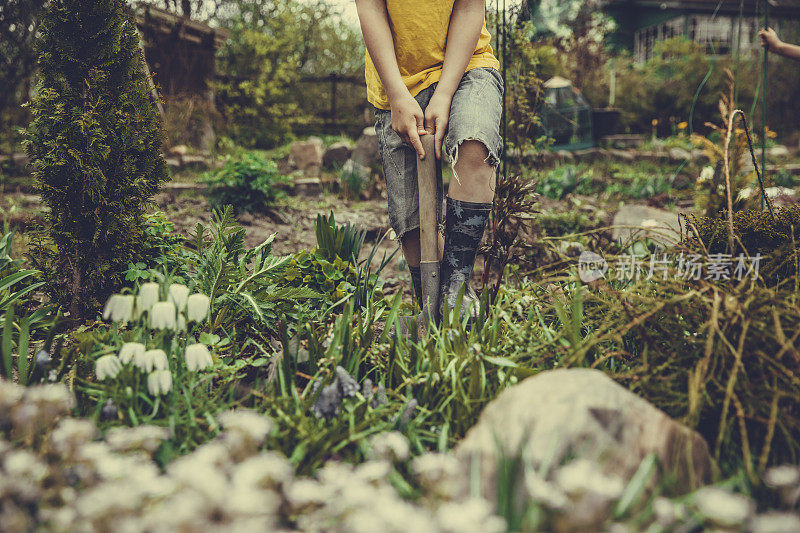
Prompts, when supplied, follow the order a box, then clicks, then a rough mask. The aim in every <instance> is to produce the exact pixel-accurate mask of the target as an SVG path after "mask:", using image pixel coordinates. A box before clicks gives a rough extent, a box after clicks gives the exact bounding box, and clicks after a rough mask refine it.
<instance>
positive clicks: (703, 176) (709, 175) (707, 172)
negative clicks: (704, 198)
mask: <svg viewBox="0 0 800 533" xmlns="http://www.w3.org/2000/svg"><path fill="white" fill-rule="evenodd" d="M712 179H714V167H710V166H706V167H703V170H701V171H700V177H699V178H698V179H697V182H698V183H705V182H707V181H711V180H712Z"/></svg>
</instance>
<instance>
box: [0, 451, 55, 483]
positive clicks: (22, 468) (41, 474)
mask: <svg viewBox="0 0 800 533" xmlns="http://www.w3.org/2000/svg"><path fill="white" fill-rule="evenodd" d="M3 473H4V475H6V476H8V478H9V479H15V480H16V481H21V480H24V481H32V482H35V483H39V482H41V481H42V480H43V479H44V478H45V476H47V466H46V465H45V464H44V463H42V462H41V461H40V460H39V458H38V457H36V456H35V455H34V454H33V453H31V452H29V451H28V450H13V451H11V452H9V453H7V454H6V456H5V458H4V461H3Z"/></svg>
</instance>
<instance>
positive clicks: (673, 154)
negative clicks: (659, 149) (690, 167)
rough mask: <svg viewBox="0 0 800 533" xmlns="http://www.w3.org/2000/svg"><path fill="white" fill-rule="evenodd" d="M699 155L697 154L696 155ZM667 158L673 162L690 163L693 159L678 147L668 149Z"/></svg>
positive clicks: (686, 151)
mask: <svg viewBox="0 0 800 533" xmlns="http://www.w3.org/2000/svg"><path fill="white" fill-rule="evenodd" d="M697 155H699V152H698V154H697ZM669 157H670V159H672V160H673V161H681V162H682V161H691V160H692V159H693V156H692V153H691V152H690V151H689V150H686V149H684V148H681V147H680V146H674V147H672V148H670V149H669Z"/></svg>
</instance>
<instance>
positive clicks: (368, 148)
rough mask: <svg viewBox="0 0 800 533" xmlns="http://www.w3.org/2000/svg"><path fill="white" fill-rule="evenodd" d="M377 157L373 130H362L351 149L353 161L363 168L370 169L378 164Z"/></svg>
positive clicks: (371, 128)
mask: <svg viewBox="0 0 800 533" xmlns="http://www.w3.org/2000/svg"><path fill="white" fill-rule="evenodd" d="M379 157H380V154H379V152H378V135H377V133H375V128H373V127H369V128H364V132H363V133H362V134H361V137H360V138H359V139H358V142H356V146H355V148H354V149H353V155H352V159H353V161H355V162H356V163H358V164H359V165H361V166H363V167H367V168H372V167H374V166H375V165H376V164H377V163H378V158H379Z"/></svg>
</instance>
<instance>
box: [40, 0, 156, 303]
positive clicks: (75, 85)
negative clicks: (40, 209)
mask: <svg viewBox="0 0 800 533" xmlns="http://www.w3.org/2000/svg"><path fill="white" fill-rule="evenodd" d="M40 31H41V34H40V39H39V43H38V53H39V78H38V82H37V90H36V96H35V98H34V99H33V101H32V102H31V104H30V109H31V116H32V121H31V123H30V125H29V127H28V130H27V139H26V144H27V150H28V154H29V156H30V159H31V162H32V168H33V173H34V177H35V179H36V183H37V186H38V189H39V192H40V194H41V196H42V202H43V203H44V204H45V205H46V206H47V207H48V208H49V212H48V213H47V216H46V222H45V226H44V227H43V228H42V229H41V231H40V235H39V239H38V244H37V246H36V247H35V248H34V251H33V253H32V260H33V261H34V263H35V264H36V266H37V267H38V268H40V269H41V270H42V271H43V272H44V273H45V278H46V280H47V282H48V288H49V292H50V295H51V297H52V298H53V299H54V300H55V301H56V302H58V303H59V304H61V305H63V306H64V307H66V308H68V309H69V311H70V314H71V315H72V317H73V318H74V319H82V318H85V317H87V316H89V314H90V313H91V312H93V311H94V310H95V309H97V308H98V307H99V305H100V302H103V301H105V299H106V297H107V296H108V295H109V294H110V293H111V292H113V291H114V290H115V289H116V288H117V287H118V286H119V285H120V284H121V282H122V280H123V276H124V274H123V273H124V271H125V269H126V266H127V265H128V264H129V263H131V262H134V260H135V258H136V257H137V255H138V254H139V253H140V251H141V246H142V244H143V242H144V240H145V239H143V238H142V234H143V215H144V212H145V209H146V207H147V204H148V201H149V199H150V197H151V196H152V195H153V194H154V193H155V192H156V191H157V190H158V187H159V185H160V184H161V183H162V182H164V181H166V180H167V176H168V174H167V170H166V165H165V163H164V160H163V158H162V156H161V154H160V149H161V143H162V136H163V133H162V124H161V121H160V118H159V116H158V114H157V111H156V109H155V105H154V101H153V99H152V93H151V91H150V87H149V80H148V78H147V76H146V74H145V71H144V68H143V58H142V54H141V51H140V49H139V45H138V39H139V36H138V33H137V30H136V26H135V22H134V20H133V18H132V15H131V14H130V12H129V11H128V10H127V8H126V3H125V1H124V0H54V1H52V2H51V3H50V4H49V6H48V8H47V10H46V12H45V14H44V16H43V20H42V23H41V29H40Z"/></svg>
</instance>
